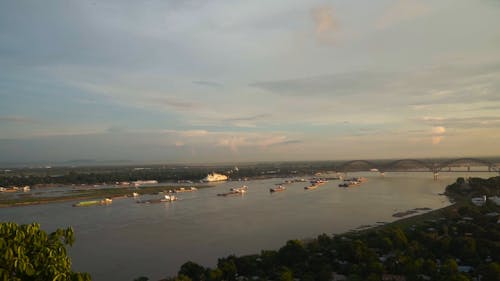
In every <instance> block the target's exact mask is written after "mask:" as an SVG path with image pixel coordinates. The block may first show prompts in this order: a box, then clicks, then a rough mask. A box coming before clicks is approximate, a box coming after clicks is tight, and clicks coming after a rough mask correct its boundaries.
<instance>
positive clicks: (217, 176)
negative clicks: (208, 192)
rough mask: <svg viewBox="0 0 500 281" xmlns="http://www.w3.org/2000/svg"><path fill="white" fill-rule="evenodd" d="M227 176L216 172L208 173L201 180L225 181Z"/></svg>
mask: <svg viewBox="0 0 500 281" xmlns="http://www.w3.org/2000/svg"><path fill="white" fill-rule="evenodd" d="M226 180H227V176H226V175H222V174H217V173H210V174H208V175H207V176H206V177H205V178H204V179H203V181H205V182H212V181H226Z"/></svg>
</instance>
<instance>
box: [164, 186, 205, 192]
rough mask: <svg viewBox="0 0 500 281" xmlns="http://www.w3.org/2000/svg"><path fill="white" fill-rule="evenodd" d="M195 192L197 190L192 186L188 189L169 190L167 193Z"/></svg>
mask: <svg viewBox="0 0 500 281" xmlns="http://www.w3.org/2000/svg"><path fill="white" fill-rule="evenodd" d="M197 190H198V189H197V188H196V187H194V186H191V187H190V188H185V187H181V188H178V189H174V190H169V193H181V192H191V191H197Z"/></svg>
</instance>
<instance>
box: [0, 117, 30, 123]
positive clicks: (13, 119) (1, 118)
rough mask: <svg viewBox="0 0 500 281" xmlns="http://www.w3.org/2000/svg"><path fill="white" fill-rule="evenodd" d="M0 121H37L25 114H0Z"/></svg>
mask: <svg viewBox="0 0 500 281" xmlns="http://www.w3.org/2000/svg"><path fill="white" fill-rule="evenodd" d="M0 122H13V123H37V122H38V121H37V120H35V119H32V118H29V117H25V116H0Z"/></svg>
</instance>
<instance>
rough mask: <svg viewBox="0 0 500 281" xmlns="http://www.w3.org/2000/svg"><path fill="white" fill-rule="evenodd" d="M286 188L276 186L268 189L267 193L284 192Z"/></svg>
mask: <svg viewBox="0 0 500 281" xmlns="http://www.w3.org/2000/svg"><path fill="white" fill-rule="evenodd" d="M285 190H286V187H284V186H282V185H278V186H277V187H273V188H270V189H269V192H279V191H285Z"/></svg>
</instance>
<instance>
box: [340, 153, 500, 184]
mask: <svg viewBox="0 0 500 281" xmlns="http://www.w3.org/2000/svg"><path fill="white" fill-rule="evenodd" d="M471 166H481V167H487V169H488V170H487V171H488V172H497V173H498V174H499V175H500V167H499V166H498V165H497V164H495V163H493V162H491V161H489V160H484V159H479V158H456V159H449V160H444V161H439V160H421V159H399V160H392V161H368V160H351V161H347V162H344V163H341V164H340V165H338V166H336V167H335V168H334V169H335V171H336V172H343V173H346V172H349V171H368V170H372V171H378V172H380V173H381V174H383V173H385V172H387V171H408V170H412V171H423V172H424V171H428V172H432V173H433V175H434V179H437V178H438V176H439V172H452V171H453V170H452V169H453V168H454V167H467V171H469V172H470V171H471V169H470V167H471Z"/></svg>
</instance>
